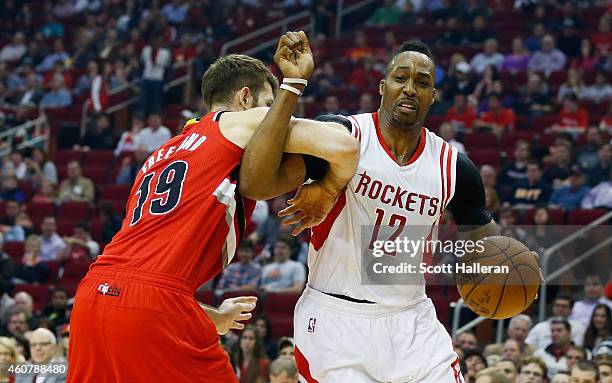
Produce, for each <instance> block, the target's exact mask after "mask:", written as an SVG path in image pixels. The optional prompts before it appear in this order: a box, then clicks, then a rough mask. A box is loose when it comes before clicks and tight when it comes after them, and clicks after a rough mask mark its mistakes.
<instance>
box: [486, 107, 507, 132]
mask: <svg viewBox="0 0 612 383" xmlns="http://www.w3.org/2000/svg"><path fill="white" fill-rule="evenodd" d="M480 119H481V120H482V121H484V122H489V123H492V124H499V125H502V126H503V127H506V128H507V127H509V126H514V122H515V121H516V116H515V115H514V111H513V110H512V109H508V108H503V109H501V110H500V111H499V113H494V112H492V111H490V110H489V111H487V112H484V113H483V114H482V117H480Z"/></svg>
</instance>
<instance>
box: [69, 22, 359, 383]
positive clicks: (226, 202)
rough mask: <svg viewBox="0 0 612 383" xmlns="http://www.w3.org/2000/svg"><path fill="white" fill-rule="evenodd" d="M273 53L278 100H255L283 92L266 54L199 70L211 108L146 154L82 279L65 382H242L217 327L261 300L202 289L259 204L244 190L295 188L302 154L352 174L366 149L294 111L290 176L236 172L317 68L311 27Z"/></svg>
mask: <svg viewBox="0 0 612 383" xmlns="http://www.w3.org/2000/svg"><path fill="white" fill-rule="evenodd" d="M275 61H276V63H277V65H278V66H279V68H280V70H281V72H282V73H283V75H284V76H285V82H289V83H290V84H294V85H295V86H292V85H287V84H285V85H283V86H281V90H279V91H278V95H277V99H278V100H279V101H280V104H278V105H277V104H276V103H274V105H273V106H272V108H270V109H269V110H268V109H267V108H258V107H261V106H266V105H268V106H269V105H270V104H272V102H273V100H274V95H275V93H277V91H276V88H277V82H276V79H275V78H274V76H273V75H272V74H271V72H270V71H269V70H268V69H267V68H266V67H265V66H264V65H263V63H261V62H260V61H259V60H256V59H253V58H250V57H248V56H240V55H232V56H228V57H224V58H221V59H219V60H217V61H216V62H215V63H214V64H212V65H211V67H210V68H209V69H208V70H207V71H206V73H205V74H204V77H203V79H202V95H203V98H204V100H205V102H206V103H207V106H208V107H209V110H211V111H212V112H210V113H209V114H207V115H206V116H204V117H203V118H202V119H200V120H199V121H192V122H190V123H188V124H186V126H185V127H184V129H183V131H182V132H181V134H180V135H178V136H177V137H174V138H172V139H170V140H169V141H168V142H166V143H165V144H164V145H162V146H161V147H160V148H158V149H157V150H156V151H155V152H153V153H152V154H151V156H150V157H149V158H148V159H147V160H146V161H145V163H144V164H143V166H142V169H141V171H139V174H138V176H137V178H136V181H135V183H134V187H133V188H132V191H131V195H130V198H129V200H128V203H127V206H126V218H125V220H124V221H123V225H122V228H121V230H120V231H119V233H117V235H115V237H114V238H113V240H112V242H111V243H110V244H109V245H108V246H107V247H106V248H105V250H104V253H103V254H102V255H101V256H100V257H99V258H98V260H97V261H96V262H95V263H94V264H93V265H92V267H91V268H90V271H89V273H88V274H87V276H86V277H85V278H84V279H83V281H82V282H81V284H80V285H79V288H78V291H77V294H76V298H75V304H74V311H73V312H72V320H71V330H72V331H71V339H70V350H69V355H70V356H69V366H70V367H69V371H68V382H74V383H77V382H78V383H84V382H96V383H106V382H173V383H174V382H215V383H217V382H223V383H225V382H237V379H236V376H235V374H234V372H233V370H232V367H231V365H230V363H229V359H228V357H227V355H226V354H225V352H224V351H223V349H222V348H221V347H220V345H219V337H218V335H217V334H223V333H225V332H227V331H229V330H230V329H240V328H242V327H243V325H242V324H241V323H239V321H242V320H247V319H249V318H250V317H251V314H250V311H251V310H252V309H253V308H254V307H255V301H254V299H253V298H238V299H235V300H226V301H225V302H223V304H222V305H221V306H220V307H219V308H218V309H214V308H211V307H205V306H204V307H202V306H201V305H200V304H199V303H198V302H196V300H195V299H194V292H195V289H196V288H197V287H198V286H200V285H202V284H203V283H205V282H207V281H209V280H210V279H211V278H213V277H214V276H215V275H216V274H218V273H219V272H220V271H221V270H222V268H223V267H224V266H225V265H227V264H228V263H229V262H230V260H231V258H232V257H233V256H234V252H235V250H236V246H237V242H238V240H239V238H240V236H241V234H242V231H243V229H244V227H245V224H246V222H247V220H248V219H249V218H250V215H251V213H252V211H253V207H254V201H253V200H252V199H248V198H254V197H257V198H270V197H273V196H276V195H279V194H282V193H285V192H288V191H290V190H292V189H294V188H296V187H297V186H299V185H300V184H301V183H302V182H303V180H304V179H305V177H307V176H311V175H310V174H308V173H307V170H306V166H304V165H303V164H304V162H305V159H303V157H302V155H301V154H297V153H302V154H304V155H309V156H317V157H321V158H323V159H324V160H326V161H328V162H329V163H330V169H331V170H333V171H334V172H335V174H340V175H341V176H340V177H342V175H344V178H345V181H346V182H347V181H348V179H349V178H350V177H351V175H352V173H354V171H355V168H356V166H357V163H358V157H359V152H358V145H357V142H356V140H355V139H354V138H352V137H351V136H350V135H349V134H348V133H347V132H346V130H345V129H344V128H343V127H342V126H340V125H338V124H334V123H321V122H315V121H308V120H299V119H294V120H292V121H291V122H290V123H289V130H290V131H291V132H290V134H289V137H288V139H287V145H286V147H285V148H284V151H285V152H287V153H293V154H288V155H286V158H285V160H283V161H282V162H281V163H280V164H279V166H278V167H277V169H276V170H277V172H279V173H280V174H282V175H284V177H279V178H278V182H274V183H269V184H268V185H267V186H268V188H267V189H266V190H265V191H262V190H261V189H259V188H257V187H253V186H252V185H251V183H257V182H260V181H259V180H257V179H253V178H248V177H247V178H246V179H245V181H244V182H242V181H240V182H239V177H238V173H239V171H238V169H239V164H240V161H241V158H242V155H243V151H244V147H245V146H246V144H247V142H248V141H249V139H250V137H251V135H252V134H253V132H254V131H255V129H256V128H257V126H258V125H259V123H260V122H261V121H262V119H263V118H264V117H265V116H266V114H267V116H268V117H270V118H275V116H285V115H287V113H289V114H291V113H292V112H293V108H294V107H295V105H296V103H297V98H298V97H297V95H296V93H297V94H299V93H300V91H301V90H302V89H303V87H304V83H306V81H303V80H307V79H308V78H309V77H310V75H311V73H312V70H313V67H314V64H313V59H312V54H311V52H310V49H309V45H308V40H307V39H306V36H305V35H304V33H303V32H300V33H294V32H289V33H287V34H285V35H284V36H282V37H281V40H280V42H279V47H278V50H277V54H276V55H275ZM296 82H297V83H296ZM287 89H288V90H287ZM226 111H227V113H225V112H226ZM285 124H287V121H285ZM321 141H323V142H321ZM305 158H308V157H305ZM340 158H342V161H340ZM336 164H337V165H336ZM296 168H299V169H301V170H295V171H294V169H296Z"/></svg>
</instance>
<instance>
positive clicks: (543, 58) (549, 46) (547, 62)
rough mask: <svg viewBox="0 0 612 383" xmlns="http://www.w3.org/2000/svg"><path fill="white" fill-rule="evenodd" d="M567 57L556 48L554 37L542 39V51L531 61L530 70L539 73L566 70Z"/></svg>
mask: <svg viewBox="0 0 612 383" xmlns="http://www.w3.org/2000/svg"><path fill="white" fill-rule="evenodd" d="M566 62H567V57H565V53H563V52H561V51H560V50H559V49H557V48H556V46H555V38H554V37H553V36H552V35H544V37H542V49H540V50H539V51H537V52H536V53H535V54H534V55H533V56H532V57H531V60H529V69H530V70H534V71H537V72H544V73H545V74H546V75H549V74H550V72H554V71H557V70H561V69H563V68H565V63H566Z"/></svg>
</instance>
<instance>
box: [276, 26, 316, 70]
mask: <svg viewBox="0 0 612 383" xmlns="http://www.w3.org/2000/svg"><path fill="white" fill-rule="evenodd" d="M274 62H275V63H276V65H278V68H279V69H280V70H281V72H282V73H283V76H284V77H292V78H301V79H304V80H308V79H309V78H310V76H311V75H312V72H313V70H314V60H313V58H312V51H311V50H310V43H309V42H308V38H307V37H306V34H305V33H304V32H303V31H299V32H287V33H285V34H284V35H282V36H281V38H280V40H279V42H278V47H277V48H276V53H275V54H274Z"/></svg>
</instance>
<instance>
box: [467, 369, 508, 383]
mask: <svg viewBox="0 0 612 383" xmlns="http://www.w3.org/2000/svg"><path fill="white" fill-rule="evenodd" d="M483 376H488V377H489V378H491V383H510V380H509V379H508V377H507V376H506V375H504V374H503V372H502V371H501V370H500V369H498V368H495V367H489V368H485V369H484V370H480V371H478V373H477V374H476V376H475V377H474V378H476V379H478V378H480V377H483Z"/></svg>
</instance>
